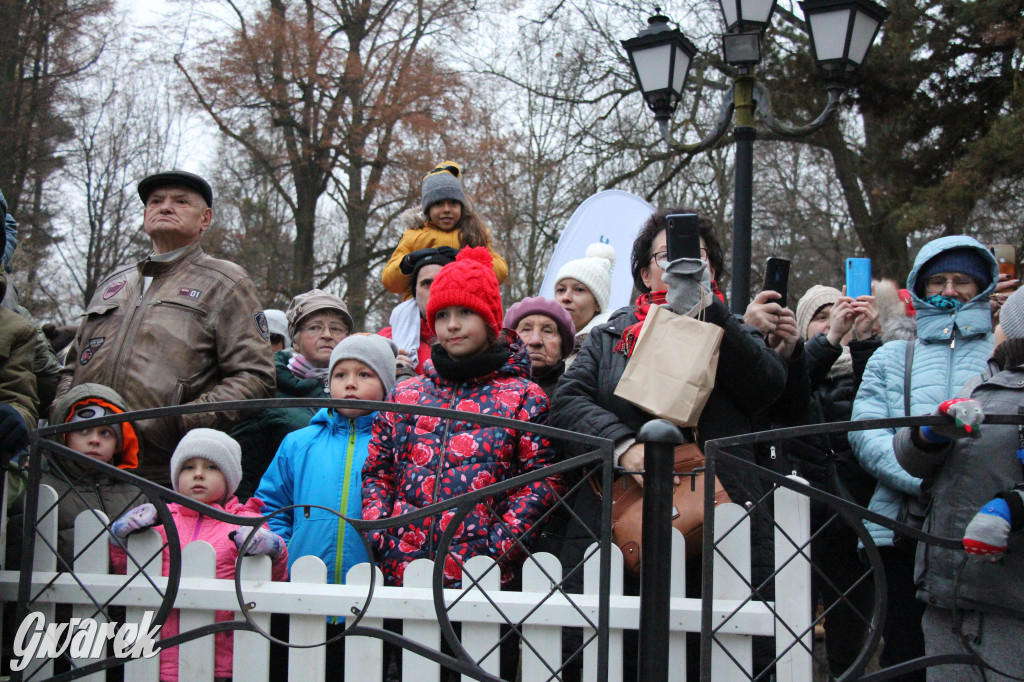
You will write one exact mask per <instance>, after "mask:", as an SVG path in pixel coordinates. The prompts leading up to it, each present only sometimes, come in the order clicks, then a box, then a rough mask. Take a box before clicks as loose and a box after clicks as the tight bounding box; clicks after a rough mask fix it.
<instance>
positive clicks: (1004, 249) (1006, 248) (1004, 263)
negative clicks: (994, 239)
mask: <svg viewBox="0 0 1024 682" xmlns="http://www.w3.org/2000/svg"><path fill="white" fill-rule="evenodd" d="M988 250H989V251H991V252H992V255H993V256H995V257H996V262H997V263H999V274H1000V275H1009V276H1010V279H1017V250H1016V249H1015V248H1013V246H1012V245H1011V244H992V245H991V246H989V247H988Z"/></svg>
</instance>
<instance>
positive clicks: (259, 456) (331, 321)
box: [231, 289, 352, 500]
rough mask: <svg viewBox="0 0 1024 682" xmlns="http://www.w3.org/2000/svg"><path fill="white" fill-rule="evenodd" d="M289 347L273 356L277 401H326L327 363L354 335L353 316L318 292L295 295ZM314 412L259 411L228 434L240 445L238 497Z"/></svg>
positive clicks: (252, 485) (253, 487)
mask: <svg viewBox="0 0 1024 682" xmlns="http://www.w3.org/2000/svg"><path fill="white" fill-rule="evenodd" d="M285 316H286V317H287V319H288V333H289V334H290V335H291V337H292V348H291V349H285V350H280V351H277V352H276V353H274V365H275V367H276V370H277V393H276V394H275V396H274V397H275V398H328V397H330V396H329V393H328V389H327V385H328V373H329V370H328V363H329V362H330V360H331V352H332V351H333V350H334V347H335V346H337V345H338V343H340V342H341V340H342V339H344V338H345V337H347V336H348V335H349V333H351V331H352V316H351V315H350V314H349V312H348V306H346V305H345V301H343V300H341V298H339V297H337V296H335V295H333V294H329V293H327V292H326V291H321V290H320V289H313V290H312V291H307V292H306V293H304V294H299V295H298V296H296V297H295V298H293V299H292V302H291V303H290V304H289V305H288V310H287V311H286V312H285ZM316 412H317V408H315V407H276V408H270V409H267V410H263V411H261V412H259V413H257V414H256V416H254V417H251V418H249V419H247V420H246V421H244V422H242V423H241V424H239V425H238V426H237V427H235V430H234V431H232V433H231V435H232V436H234V438H235V440H237V441H238V443H239V445H241V446H242V482H241V483H240V484H239V486H238V490H237V491H236V493H235V494H236V495H237V496H238V499H239V500H245V499H248V498H249V497H250V496H252V494H253V493H254V492H256V488H257V487H259V484H260V479H261V478H262V477H263V473H264V472H265V471H266V470H267V467H269V466H270V463H271V462H272V461H273V459H274V455H275V454H276V453H277V449H278V447H280V445H281V441H283V440H284V437H285V436H287V435H288V434H289V433H291V432H292V431H298V430H299V429H302V428H305V427H307V426H309V420H310V419H312V417H313V415H314V414H316Z"/></svg>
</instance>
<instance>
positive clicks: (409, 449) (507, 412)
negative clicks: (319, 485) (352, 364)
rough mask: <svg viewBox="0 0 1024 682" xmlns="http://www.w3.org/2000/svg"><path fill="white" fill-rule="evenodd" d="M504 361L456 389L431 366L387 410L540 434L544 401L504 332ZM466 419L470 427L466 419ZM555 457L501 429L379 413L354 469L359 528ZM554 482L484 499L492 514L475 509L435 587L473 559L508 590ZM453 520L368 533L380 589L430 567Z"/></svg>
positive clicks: (454, 580) (518, 348)
mask: <svg viewBox="0 0 1024 682" xmlns="http://www.w3.org/2000/svg"><path fill="white" fill-rule="evenodd" d="M503 341H504V342H505V343H506V344H507V345H508V348H509V359H508V360H507V361H506V362H505V364H504V365H502V366H501V367H500V368H499V369H497V370H496V371H494V372H491V373H490V374H487V375H485V376H482V377H478V378H475V379H470V380H469V381H467V382H465V383H454V382H451V381H449V380H447V379H445V378H443V377H441V376H440V375H439V374H438V373H437V371H436V370H435V368H434V365H433V363H432V362H429V361H428V362H427V363H426V364H425V366H424V375H423V376H420V377H416V378H413V379H409V380H407V381H403V382H402V383H400V384H399V385H398V386H396V387H395V389H394V390H393V391H392V393H391V394H390V395H389V396H388V398H387V401H388V402H394V403H399V404H405V405H430V406H432V407H443V408H447V409H455V410H459V411H461V412H466V413H477V414H487V415H494V416H499V417H507V418H510V419H518V420H521V421H528V422H532V423H534V424H543V423H546V421H547V412H548V399H547V396H545V395H544V391H542V390H541V388H540V387H539V386H537V384H535V383H533V382H532V381H530V378H529V377H530V358H529V355H528V353H527V351H526V347H525V346H524V345H523V343H522V341H521V340H520V339H519V337H518V336H517V335H516V334H515V333H514V332H511V331H508V330H505V332H504V336H503ZM470 419H471V417H470ZM556 458H557V453H556V451H555V450H554V449H553V448H552V446H551V443H550V442H549V441H548V439H546V438H542V437H540V436H536V435H533V434H525V433H519V432H516V431H512V430H509V429H503V428H498V427H494V426H486V425H481V424H475V423H473V422H472V421H454V422H453V421H451V420H447V419H439V418H438V417H427V416H421V415H411V414H400V413H395V412H385V411H383V410H381V412H380V413H379V414H378V415H377V418H376V420H375V421H374V424H373V437H372V439H371V441H370V446H369V455H368V457H367V459H366V463H365V465H364V466H363V518H364V519H379V518H388V517H395V516H399V515H401V514H407V513H410V512H414V511H416V510H418V509H420V508H422V507H425V506H427V505H429V504H432V503H434V502H437V501H441V500H447V499H451V498H454V497H457V496H458V495H461V494H464V493H467V492H471V491H474V490H479V489H480V488H483V487H485V486H488V485H491V484H493V483H498V482H500V481H503V480H506V479H509V478H512V477H514V476H519V475H521V474H524V473H526V472H529V471H534V470H536V469H539V468H542V467H544V466H546V465H548V464H552V463H553V462H554V461H555V460H556ZM563 490H564V484H563V482H562V479H561V477H560V476H550V477H548V478H546V479H541V480H539V481H536V482H534V483H531V484H529V485H526V486H524V487H522V488H517V489H513V490H509V491H506V492H504V493H501V494H500V495H496V496H494V497H493V498H490V500H489V503H490V507H491V509H493V510H494V514H492V513H491V512H490V511H488V506H487V504H485V503H483V502H481V503H480V504H478V505H476V508H475V509H474V510H473V511H471V512H470V513H469V514H468V515H467V516H466V518H465V519H464V521H463V523H462V525H461V526H460V527H459V529H458V532H457V533H456V535H455V537H454V539H453V541H452V544H451V547H450V548H449V551H448V555H447V557H446V559H445V582H446V584H447V585H449V586H457V585H458V584H459V583H460V580H461V565H462V562H464V561H465V560H466V559H469V558H470V557H474V556H477V555H484V556H490V557H493V558H495V559H496V560H497V561H498V562H499V564H500V565H501V573H502V582H503V583H504V584H507V583H509V582H511V580H512V579H513V576H514V570H515V567H516V566H517V565H518V562H519V561H521V560H522V556H523V552H522V550H521V548H520V547H518V546H517V544H516V542H515V539H514V538H516V537H519V538H522V542H523V544H526V545H528V544H529V543H530V542H532V541H533V540H534V539H535V537H536V533H529V535H527V536H526V537H523V536H524V534H526V533H527V532H528V531H529V530H530V529H531V528H532V527H533V525H534V524H535V523H536V522H537V520H538V519H539V518H540V517H541V516H542V515H543V514H544V512H545V511H546V510H547V509H548V508H549V507H550V506H551V505H553V504H554V502H555V501H556V499H557V497H556V494H555V493H556V492H557V493H558V494H561V493H562V492H563ZM454 514H455V512H454V510H449V511H447V512H445V513H444V514H442V515H439V516H432V517H428V518H425V519H421V520H418V521H414V522H412V523H407V524H402V525H398V526H395V527H393V528H388V529H385V530H383V531H379V532H377V533H374V534H373V535H372V536H371V539H370V540H371V545H372V546H373V547H374V551H375V554H376V558H377V562H378V565H379V566H380V568H381V570H382V571H383V573H384V577H385V579H386V580H387V582H388V583H389V584H393V585H401V584H402V577H403V575H404V573H405V568H406V566H407V565H408V564H409V562H411V561H413V560H415V559H421V558H427V559H433V558H434V557H435V555H436V552H437V549H438V542H439V540H440V538H441V534H442V533H443V532H444V530H445V529H446V528H447V526H448V522H449V521H450V520H451V518H452V517H453V516H454Z"/></svg>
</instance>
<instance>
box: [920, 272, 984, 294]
mask: <svg viewBox="0 0 1024 682" xmlns="http://www.w3.org/2000/svg"><path fill="white" fill-rule="evenodd" d="M949 283H952V284H953V288H954V289H956V290H957V291H968V290H970V289H971V288H972V287H974V286H977V285H976V284H975V282H974V280H973V279H971V278H970V277H963V276H957V277H946V276H945V275H932V276H931V277H929V278H928V279H926V280H925V287H927V288H928V290H929V291H942V290H944V289H945V288H946V285H947V284H949Z"/></svg>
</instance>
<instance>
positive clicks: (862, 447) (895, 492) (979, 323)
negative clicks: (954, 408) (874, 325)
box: [850, 236, 999, 546]
mask: <svg viewBox="0 0 1024 682" xmlns="http://www.w3.org/2000/svg"><path fill="white" fill-rule="evenodd" d="M962 247H971V248H974V249H976V250H977V251H978V254H979V255H980V256H981V257H982V258H984V259H985V262H986V263H989V265H990V267H991V270H992V283H991V284H990V285H989V286H988V287H987V288H986V289H985V290H984V291H982V292H981V293H979V294H978V295H977V296H975V297H974V298H973V299H971V300H970V301H968V302H967V303H965V304H964V305H963V307H961V308H960V310H957V311H954V312H950V311H948V310H942V309H940V308H937V307H935V306H933V305H931V304H929V303H925V302H924V301H923V300H921V298H920V297H918V296H917V294H915V293H914V285H915V284H916V283H917V274H918V272H919V271H920V269H921V267H922V266H923V265H924V264H925V263H926V262H927V261H929V260H931V259H932V258H934V257H935V256H936V255H938V254H940V253H942V252H943V251H948V250H950V249H956V248H962ZM998 275H999V271H998V266H997V265H996V260H995V258H994V257H993V256H992V254H991V253H989V252H988V250H987V249H985V247H983V246H982V245H981V244H979V243H978V242H977V241H975V240H974V239H971V238H970V237H963V236H954V237H943V238H941V239H936V240H934V241H932V242H929V243H928V244H926V245H925V246H924V247H923V248H922V249H921V251H920V252H919V253H918V254H917V258H916V259H915V260H914V267H913V269H912V270H911V271H910V275H909V276H908V277H907V290H908V291H910V295H911V296H912V297H913V300H914V309H915V310H917V340H916V341H914V342H913V343H914V344H915V346H914V359H913V368H912V370H911V381H910V415H911V416H923V415H928V414H931V413H932V412H934V411H935V409H936V408H937V407H938V406H939V403H941V402H942V401H943V400H946V399H948V398H952V397H955V396H956V395H957V394H958V393H959V392H960V388H961V387H962V386H963V385H964V384H965V383H966V382H967V381H968V380H969V379H971V378H973V377H975V376H976V375H977V374H979V373H980V372H982V371H983V370H984V369H985V366H986V364H987V361H988V356H989V355H990V354H991V352H992V314H991V311H990V308H989V301H988V295H989V294H990V293H991V292H992V290H993V289H994V288H995V283H996V282H997V281H998ZM907 343H908V342H907V341H890V342H889V343H887V344H885V345H883V346H882V347H881V348H879V349H878V351H877V352H875V354H874V355H872V356H871V359H870V360H869V361H868V364H867V367H866V368H865V369H864V379H863V381H862V382H861V385H860V389H859V390H858V391H857V398H856V399H855V400H854V403H853V414H852V416H851V419H853V420H854V421H857V420H861V419H882V418H887V417H902V416H904V401H903V395H904V381H903V380H904V364H905V363H906V350H907ZM893 435H895V430H894V429H869V430H866V431H853V432H851V433H850V444H851V445H852V446H853V451H854V453H855V454H856V455H857V459H858V461H860V464H861V466H862V467H863V468H864V470H865V471H867V472H868V473H870V474H871V475H872V476H874V477H875V478H876V479H877V480H878V484H877V485H876V486H875V492H874V495H872V496H871V503H870V504H869V505H868V508H869V509H871V510H872V511H876V512H878V513H880V514H884V515H885V516H888V517H889V518H891V519H896V518H897V516H898V514H899V511H900V507H901V506H902V505H903V502H904V499H905V498H906V497H907V496H909V495H918V494H920V492H921V479H919V478H916V477H914V476H911V475H910V474H908V473H907V472H906V471H905V470H904V469H903V467H901V466H900V465H899V462H897V461H896V454H895V452H894V451H893V444H892V439H893ZM864 525H865V526H867V528H868V530H869V531H870V532H871V537H872V538H873V539H874V541H875V544H877V545H879V546H887V545H892V537H893V534H892V531H891V530H889V529H888V528H883V527H882V526H879V525H877V524H874V523H871V522H869V521H865V522H864Z"/></svg>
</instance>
